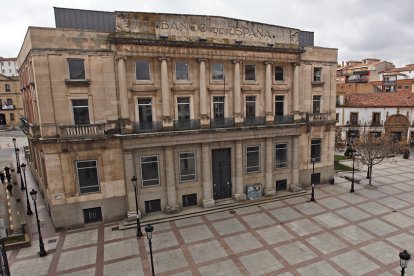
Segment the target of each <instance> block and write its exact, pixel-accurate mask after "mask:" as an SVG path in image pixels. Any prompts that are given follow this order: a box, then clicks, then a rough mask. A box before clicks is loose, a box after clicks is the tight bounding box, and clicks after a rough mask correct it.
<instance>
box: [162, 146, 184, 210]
mask: <svg viewBox="0 0 414 276" xmlns="http://www.w3.org/2000/svg"><path fill="white" fill-rule="evenodd" d="M174 163H175V162H174V155H173V150H172V148H171V147H166V148H165V176H166V180H167V181H166V182H167V206H166V210H167V213H175V212H178V211H179V210H180V205H179V204H178V203H177V193H176V189H175V170H174Z"/></svg>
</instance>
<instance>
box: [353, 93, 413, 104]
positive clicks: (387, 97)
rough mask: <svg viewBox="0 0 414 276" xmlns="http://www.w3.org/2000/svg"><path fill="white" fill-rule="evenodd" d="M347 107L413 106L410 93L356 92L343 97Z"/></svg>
mask: <svg viewBox="0 0 414 276" xmlns="http://www.w3.org/2000/svg"><path fill="white" fill-rule="evenodd" d="M345 106H348V107H414V94H412V93H407V92H405V93H404V92H403V93H390V92H382V93H357V94H348V95H347V96H346V99H345Z"/></svg>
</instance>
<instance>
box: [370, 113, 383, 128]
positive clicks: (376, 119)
mask: <svg viewBox="0 0 414 276" xmlns="http://www.w3.org/2000/svg"><path fill="white" fill-rule="evenodd" d="M380 123H381V113H380V112H373V113H372V125H374V126H379V125H380Z"/></svg>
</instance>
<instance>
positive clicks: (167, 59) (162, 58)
mask: <svg viewBox="0 0 414 276" xmlns="http://www.w3.org/2000/svg"><path fill="white" fill-rule="evenodd" d="M163 60H165V61H169V60H170V58H169V57H165V56H164V57H158V61H163Z"/></svg>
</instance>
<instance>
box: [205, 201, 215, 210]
mask: <svg viewBox="0 0 414 276" xmlns="http://www.w3.org/2000/svg"><path fill="white" fill-rule="evenodd" d="M214 206H216V203H215V202H214V199H203V207H204V208H211V207H214Z"/></svg>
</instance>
